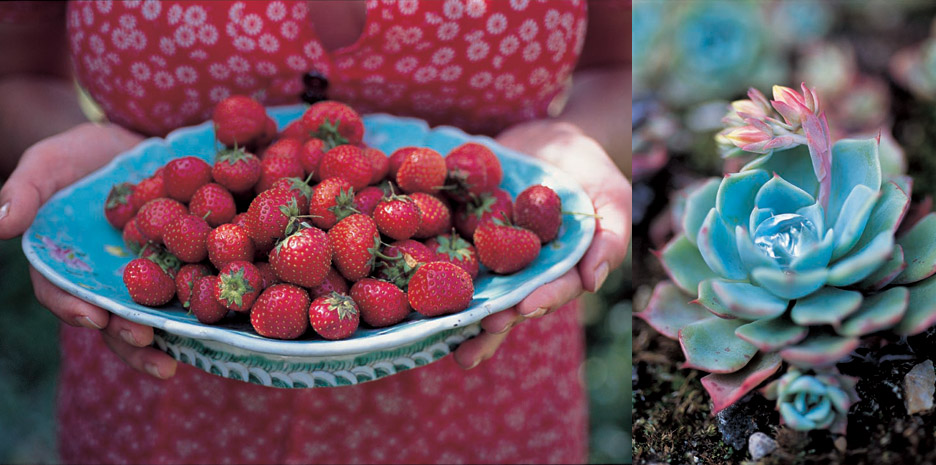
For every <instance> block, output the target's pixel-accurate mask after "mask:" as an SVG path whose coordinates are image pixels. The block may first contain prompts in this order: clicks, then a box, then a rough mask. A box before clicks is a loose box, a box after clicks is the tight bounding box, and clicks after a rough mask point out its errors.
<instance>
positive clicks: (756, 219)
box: [748, 207, 776, 232]
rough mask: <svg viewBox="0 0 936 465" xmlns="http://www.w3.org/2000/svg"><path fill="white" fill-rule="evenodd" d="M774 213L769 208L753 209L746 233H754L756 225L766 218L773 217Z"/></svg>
mask: <svg viewBox="0 0 936 465" xmlns="http://www.w3.org/2000/svg"><path fill="white" fill-rule="evenodd" d="M775 215H776V212H775V211H773V209H770V208H756V207H755V208H754V209H753V210H751V219H750V221H748V231H752V232H753V231H756V230H757V225H759V224H761V223H763V222H764V220H766V219H767V218H770V217H771V216H775Z"/></svg>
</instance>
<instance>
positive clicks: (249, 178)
mask: <svg viewBox="0 0 936 465" xmlns="http://www.w3.org/2000/svg"><path fill="white" fill-rule="evenodd" d="M260 172H261V167H260V159H259V158H257V156H256V155H254V154H252V153H248V152H245V151H244V150H242V149H228V150H222V151H220V152H218V155H217V156H216V157H215V162H214V165H213V166H212V167H211V177H212V178H214V180H215V182H217V183H218V184H221V185H222V186H224V187H225V188H227V189H228V190H229V191H231V192H235V193H242V192H248V191H250V190H251V189H252V188H253V186H254V185H255V184H257V181H259V180H260Z"/></svg>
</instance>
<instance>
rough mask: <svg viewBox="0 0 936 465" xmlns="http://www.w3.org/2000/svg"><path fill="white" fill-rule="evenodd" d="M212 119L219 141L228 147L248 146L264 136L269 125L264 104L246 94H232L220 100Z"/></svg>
mask: <svg viewBox="0 0 936 465" xmlns="http://www.w3.org/2000/svg"><path fill="white" fill-rule="evenodd" d="M211 120H212V121H213V122H214V126H215V136H216V137H217V139H218V141H219V142H221V143H222V144H224V145H226V146H228V147H233V146H235V145H237V146H240V147H244V146H246V145H247V144H249V143H250V142H251V141H253V140H254V139H257V138H259V137H261V136H263V134H264V133H265V132H266V127H267V114H266V110H265V109H264V108H263V105H261V104H260V102H258V101H256V100H254V99H252V98H250V97H247V96H245V95H232V96H230V97H228V98H226V99H224V100H222V101H220V102H218V105H217V106H215V109H214V112H213V113H212V115H211Z"/></svg>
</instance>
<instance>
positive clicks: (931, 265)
mask: <svg viewBox="0 0 936 465" xmlns="http://www.w3.org/2000/svg"><path fill="white" fill-rule="evenodd" d="M934 238H936V213H930V214H929V215H926V216H925V217H923V219H922V220H920V221H918V222H917V223H916V224H915V225H913V227H912V228H910V230H909V231H907V232H906V233H905V234H904V235H902V236H900V237H899V238H898V239H897V243H898V244H900V246H901V247H903V251H904V260H905V261H906V262H907V267H906V268H904V270H903V271H902V272H901V273H900V274H899V275H897V277H896V278H894V281H893V283H892V284H909V283H915V282H917V281H920V280H922V279H926V278H928V277H929V276H932V275H933V273H936V240H934Z"/></svg>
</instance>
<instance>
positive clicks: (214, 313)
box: [188, 275, 228, 325]
mask: <svg viewBox="0 0 936 465" xmlns="http://www.w3.org/2000/svg"><path fill="white" fill-rule="evenodd" d="M218 281H219V279H218V277H217V276H212V275H208V276H203V277H200V278H198V279H196V280H195V283H194V284H192V294H191V299H190V300H189V307H188V308H189V310H191V311H192V313H193V314H194V315H195V318H197V319H198V321H199V322H200V323H204V324H208V325H211V324H215V323H217V322H219V321H221V320H222V319H224V317H225V316H226V315H227V313H228V309H226V308H224V305H221V302H218V299H217V298H216V297H215V289H216V288H217V286H218Z"/></svg>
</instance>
